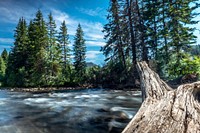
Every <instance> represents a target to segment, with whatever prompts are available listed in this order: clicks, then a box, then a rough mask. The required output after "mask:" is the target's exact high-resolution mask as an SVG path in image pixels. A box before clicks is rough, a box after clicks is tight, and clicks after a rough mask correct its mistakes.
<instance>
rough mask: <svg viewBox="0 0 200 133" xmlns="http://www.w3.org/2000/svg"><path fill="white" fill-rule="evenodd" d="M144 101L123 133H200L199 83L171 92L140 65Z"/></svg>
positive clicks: (146, 66) (143, 63) (155, 75)
mask: <svg viewBox="0 0 200 133" xmlns="http://www.w3.org/2000/svg"><path fill="white" fill-rule="evenodd" d="M137 69H138V72H139V75H140V81H141V89H142V92H143V98H144V102H143V104H142V105H141V108H140V109H139V111H138V113H137V114H136V115H135V117H134V118H133V119H132V120H131V121H130V123H129V124H128V125H127V127H126V128H125V129H124V131H123V133H200V82H195V83H191V84H184V85H181V86H179V87H178V88H177V89H175V90H173V89H172V88H170V87H169V86H168V85H167V84H166V83H165V82H164V81H163V80H161V79H160V78H159V76H158V74H156V73H155V72H153V71H152V70H151V69H150V68H149V67H148V65H147V64H146V63H145V62H139V63H138V64H137Z"/></svg>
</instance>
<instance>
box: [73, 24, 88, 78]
mask: <svg viewBox="0 0 200 133" xmlns="http://www.w3.org/2000/svg"><path fill="white" fill-rule="evenodd" d="M83 36H84V33H83V30H82V28H81V25H80V24H79V25H78V28H77V30H76V35H75V38H74V45H73V47H74V48H73V51H74V68H75V72H76V76H77V78H78V81H81V80H83V78H84V76H85V71H86V61H85V58H86V46H85V39H84V38H83Z"/></svg>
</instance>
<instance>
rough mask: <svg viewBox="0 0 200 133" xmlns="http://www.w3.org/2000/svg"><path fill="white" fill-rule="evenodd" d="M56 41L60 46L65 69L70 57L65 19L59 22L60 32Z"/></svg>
mask: <svg viewBox="0 0 200 133" xmlns="http://www.w3.org/2000/svg"><path fill="white" fill-rule="evenodd" d="M58 41H59V43H60V45H61V46H62V57H63V65H64V68H65V69H67V65H68V64H69V59H70V53H69V52H70V49H69V46H68V45H69V35H68V34H67V26H66V24H65V21H63V22H62V23H61V26H60V32H59V36H58Z"/></svg>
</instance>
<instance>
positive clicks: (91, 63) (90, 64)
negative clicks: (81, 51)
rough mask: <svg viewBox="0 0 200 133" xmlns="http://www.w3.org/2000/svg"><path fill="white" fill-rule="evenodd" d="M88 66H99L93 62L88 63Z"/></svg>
mask: <svg viewBox="0 0 200 133" xmlns="http://www.w3.org/2000/svg"><path fill="white" fill-rule="evenodd" d="M86 66H87V67H94V66H98V65H97V64H94V63H93V62H86Z"/></svg>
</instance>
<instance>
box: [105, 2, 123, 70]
mask: <svg viewBox="0 0 200 133" xmlns="http://www.w3.org/2000/svg"><path fill="white" fill-rule="evenodd" d="M119 7H120V6H119V3H118V1H117V0H112V1H111V2H110V9H109V12H110V14H108V16H107V19H108V20H109V23H108V24H106V25H105V26H104V30H103V32H104V33H106V35H105V39H107V42H106V45H105V46H104V47H103V48H102V51H103V52H104V55H105V56H107V60H109V59H116V58H117V59H119V60H118V61H119V62H121V63H122V66H123V68H124V69H125V70H126V59H125V53H124V43H123V38H122V37H123V31H122V30H123V29H122V23H121V22H120V20H121V19H120V16H119V14H120V11H119ZM109 56H110V57H109Z"/></svg>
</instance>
